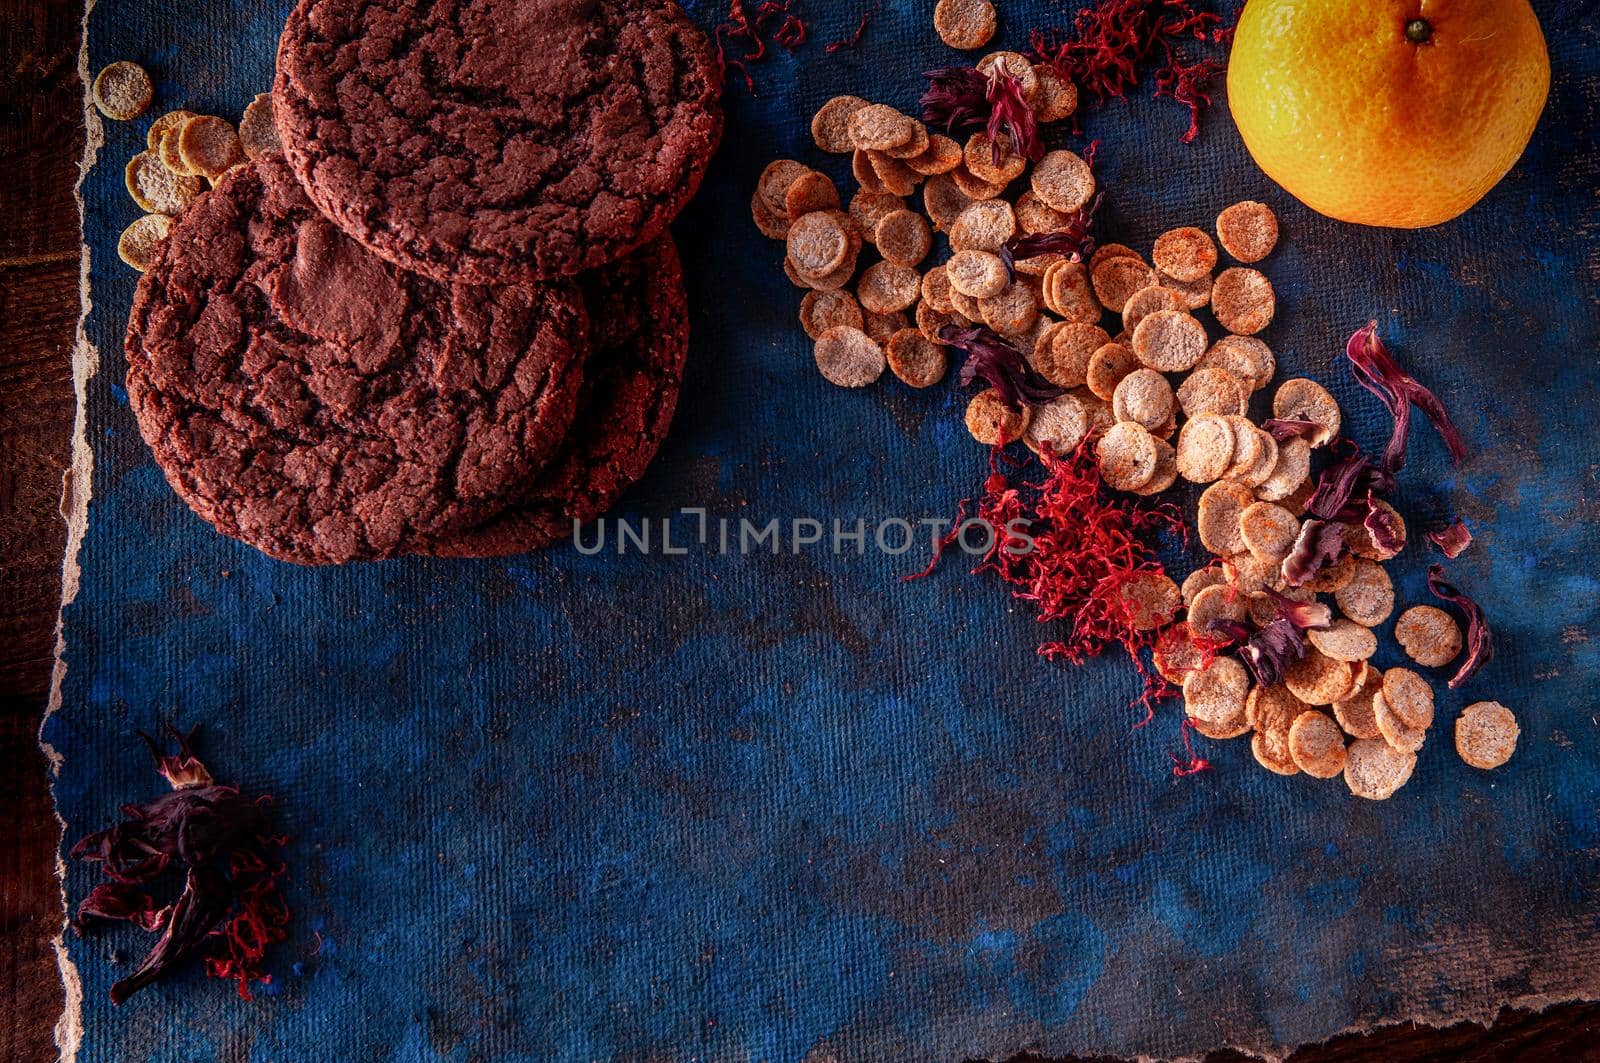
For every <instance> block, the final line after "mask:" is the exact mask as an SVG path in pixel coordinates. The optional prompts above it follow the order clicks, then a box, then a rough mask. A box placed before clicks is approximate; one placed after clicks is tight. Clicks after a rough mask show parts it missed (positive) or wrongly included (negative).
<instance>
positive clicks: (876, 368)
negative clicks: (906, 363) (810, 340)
mask: <svg viewBox="0 0 1600 1063" xmlns="http://www.w3.org/2000/svg"><path fill="white" fill-rule="evenodd" d="M813 354H814V355H815V357H816V361H817V369H818V370H820V371H821V373H822V376H823V378H824V379H826V380H827V381H828V382H829V383H830V384H837V385H839V386H840V387H842V388H863V387H866V386H867V385H868V384H871V383H872V382H873V381H875V380H877V379H878V378H879V377H880V376H882V375H883V370H884V367H885V365H886V364H887V362H886V361H885V359H884V355H883V348H882V347H880V346H879V345H878V343H877V342H876V341H875V340H873V339H872V337H870V336H868V335H867V334H866V333H865V332H863V331H861V330H860V329H858V328H852V327H851V326H849V325H835V326H834V327H833V328H830V329H828V330H827V331H826V332H824V333H823V334H822V335H821V336H819V337H818V338H817V342H816V345H815V347H814V348H813Z"/></svg>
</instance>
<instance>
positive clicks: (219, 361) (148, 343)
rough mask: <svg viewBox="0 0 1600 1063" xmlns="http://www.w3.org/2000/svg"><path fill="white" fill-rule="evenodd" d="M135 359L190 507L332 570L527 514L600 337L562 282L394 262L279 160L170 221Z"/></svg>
mask: <svg viewBox="0 0 1600 1063" xmlns="http://www.w3.org/2000/svg"><path fill="white" fill-rule="evenodd" d="M125 347H126V353H127V359H128V373H127V387H128V397H129V401H130V404H131V405H132V407H133V410H134V413H135V415H136V417H137V418H138V422H139V429H140V432H141V434H142V435H143V436H144V438H145V441H146V442H147V443H148V444H149V445H150V448H151V450H152V451H153V452H154V453H155V457H156V461H157V463H158V464H159V465H160V466H161V469H162V471H163V472H164V473H165V475H166V477H167V481H168V482H169V483H170V484H171V485H172V487H173V489H174V490H175V491H176V492H177V493H178V494H179V496H180V497H182V498H183V500H184V501H185V502H186V503H188V505H189V506H190V508H192V509H193V510H194V511H195V512H196V513H198V514H199V515H200V516H201V517H203V518H204V519H205V520H207V521H209V522H210V523H211V524H213V525H215V526H216V528H217V529H218V530H219V531H221V532H223V533H224V534H226V535H230V536H233V537H234V538H237V539H241V540H243V541H244V542H247V543H249V544H250V545H252V546H254V547H256V548H257V549H259V550H261V551H263V552H265V553H267V554H269V555H271V556H273V557H276V558H280V559H282V560H286V561H293V562H297V563H300V564H332V563H340V562H345V561H352V560H362V559H373V558H382V557H389V556H392V555H395V554H398V553H404V552H407V551H409V550H412V549H415V548H417V547H418V546H419V544H421V543H422V542H424V541H425V540H426V539H428V538H430V537H433V536H437V535H441V534H446V533H449V532H451V531H453V530H456V529H461V528H466V527H471V526H473V525H475V524H478V523H481V522H482V521H483V520H485V519H487V518H488V517H489V516H492V515H493V514H495V513H498V512H500V511H502V510H503V509H504V508H505V507H506V506H507V505H508V504H509V503H510V502H512V501H514V500H515V499H516V498H517V497H518V496H519V495H520V494H521V493H522V491H523V490H525V485H526V483H527V481H528V479H529V478H530V477H532V476H533V475H535V474H536V473H537V472H538V471H539V470H540V469H542V468H543V467H544V465H545V464H546V463H547V462H548V461H549V459H550V458H551V457H552V456H553V455H554V454H555V452H556V448H557V447H558V446H559V445H560V442H561V439H562V437H563V435H564V433H565V432H566V429H567V427H568V425H569V424H570V423H571V420H572V414H573V410H574V407H575V404H576V401H577V397H578V393H579V388H580V384H581V377H582V373H581V367H582V356H583V355H584V354H585V353H587V350H588V324H587V317H586V315H585V313H584V310H583V305H582V298H581V296H580V295H579V294H578V292H577V290H576V288H575V287H574V286H572V285H570V284H566V283H555V284H546V285H541V286H539V287H499V288H488V287H474V286H471V285H466V284H455V285H448V284H440V283H438V282H436V281H431V280H428V279H427V278H425V277H420V276H417V275H415V274H411V273H407V272H405V271H403V270H399V269H397V268H395V267H394V266H392V265H391V264H389V263H387V262H385V261H383V260H382V259H380V258H378V257H377V256H375V255H373V254H371V253H370V252H368V251H367V250H366V249H364V248H363V247H361V245H359V244H357V243H356V242H355V241H353V240H351V239H349V238H348V237H346V236H344V235H343V234H342V233H340V232H339V230H338V229H336V228H334V227H333V226H332V225H331V224H329V223H328V221H327V220H326V219H325V218H323V217H322V216H321V215H320V214H318V213H317V211H316V209H315V208H314V207H313V206H312V205H311V203H310V201H309V200H307V199H306V197H305V195H304V193H303V192H302V191H301V189H300V186H299V184H298V183H297V182H296V181H295V178H294V175H293V174H292V173H291V172H290V170H289V167H288V165H287V164H286V163H285V162H284V160H283V159H282V157H281V156H277V155H270V156H265V157H263V158H261V159H258V160H256V161H255V162H252V163H250V164H248V165H247V166H245V167H241V168H240V169H238V170H236V171H235V172H234V173H233V174H232V175H230V176H229V177H228V178H226V179H225V180H224V181H223V182H222V183H221V184H220V185H218V187H217V188H216V189H215V190H213V191H212V192H210V193H208V194H207V195H205V196H203V197H202V198H201V199H200V200H199V201H197V202H196V203H195V205H194V206H193V207H191V208H190V209H189V210H188V211H187V212H186V213H185V214H184V215H183V217H182V218H181V219H179V220H178V221H177V222H176V223H175V224H174V226H173V229H172V233H171V236H170V237H169V239H168V240H167V242H166V243H165V245H164V246H163V248H162V249H161V250H160V251H159V252H158V253H157V257H156V259H155V261H154V262H153V263H152V265H151V267H150V270H149V271H148V272H147V273H146V274H145V275H144V277H143V278H142V279H141V281H140V283H139V288H138V292H137V294H136V296H135V298H134V305H133V311H132V314H131V315H130V318H129V323H128V333H127V339H126V344H125Z"/></svg>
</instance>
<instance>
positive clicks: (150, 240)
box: [117, 214, 172, 273]
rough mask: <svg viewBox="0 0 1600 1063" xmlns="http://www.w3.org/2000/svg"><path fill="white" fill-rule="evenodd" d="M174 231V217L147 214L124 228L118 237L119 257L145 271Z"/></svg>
mask: <svg viewBox="0 0 1600 1063" xmlns="http://www.w3.org/2000/svg"><path fill="white" fill-rule="evenodd" d="M171 231H172V219H171V218H169V217H167V216H166V215H165V214H146V215H145V216H144V217H142V218H140V219H138V220H137V221H135V222H134V223H133V224H132V225H130V226H128V227H127V228H126V229H124V230H122V236H120V237H119V238H118V239H117V257H118V258H120V259H122V261H124V262H126V263H127V264H128V265H130V266H132V267H133V268H134V269H136V270H138V271H139V272H140V273H143V272H144V271H145V270H147V269H149V268H150V263H151V262H152V261H153V260H154V259H155V255H156V251H157V250H158V249H159V248H160V247H161V242H162V241H163V240H165V239H166V238H167V234H168V233H170V232H171Z"/></svg>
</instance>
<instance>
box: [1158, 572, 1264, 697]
mask: <svg viewBox="0 0 1600 1063" xmlns="http://www.w3.org/2000/svg"><path fill="white" fill-rule="evenodd" d="M1167 582H1169V583H1170V582H1171V580H1168V581H1167ZM1173 598H1174V600H1176V598H1177V589H1176V588H1173ZM1249 694H1250V676H1249V674H1248V673H1247V672H1245V670H1244V665H1242V664H1240V663H1239V662H1238V660H1237V659H1236V658H1233V657H1216V658H1213V659H1212V661H1211V663H1210V664H1209V665H1208V666H1207V667H1205V668H1196V669H1194V670H1193V671H1191V672H1190V673H1189V674H1188V675H1187V676H1185V677H1184V680H1183V709H1184V712H1185V713H1187V714H1188V715H1189V717H1190V718H1191V719H1195V720H1204V721H1206V722H1207V723H1209V724H1212V725H1214V726H1222V725H1227V724H1232V723H1233V722H1234V721H1237V720H1241V719H1243V717H1244V715H1245V700H1246V698H1248V697H1249Z"/></svg>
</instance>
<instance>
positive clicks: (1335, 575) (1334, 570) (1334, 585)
mask: <svg viewBox="0 0 1600 1063" xmlns="http://www.w3.org/2000/svg"><path fill="white" fill-rule="evenodd" d="M1355 574H1356V559H1355V558H1353V557H1351V556H1350V555H1348V554H1346V555H1345V556H1344V557H1341V558H1340V559H1339V560H1337V561H1335V562H1334V563H1333V564H1331V565H1326V566H1324V567H1323V568H1322V569H1321V570H1320V571H1319V572H1318V573H1317V574H1316V575H1315V576H1312V577H1311V578H1310V579H1308V580H1306V581H1305V582H1304V583H1303V584H1301V587H1303V588H1304V589H1305V590H1308V591H1311V592H1313V593H1315V594H1338V593H1339V591H1341V590H1343V589H1344V588H1345V587H1348V586H1349V585H1350V581H1351V580H1352V579H1354V578H1355Z"/></svg>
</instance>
